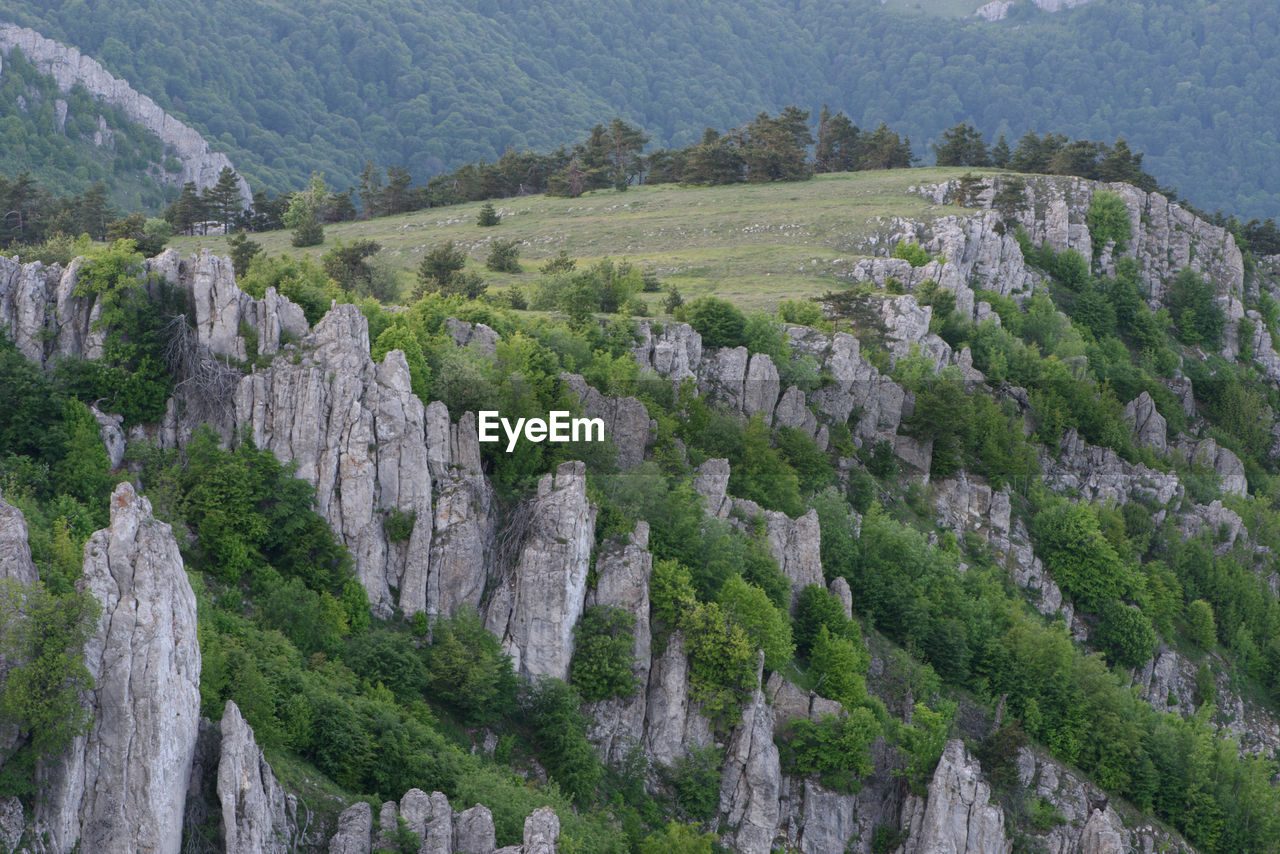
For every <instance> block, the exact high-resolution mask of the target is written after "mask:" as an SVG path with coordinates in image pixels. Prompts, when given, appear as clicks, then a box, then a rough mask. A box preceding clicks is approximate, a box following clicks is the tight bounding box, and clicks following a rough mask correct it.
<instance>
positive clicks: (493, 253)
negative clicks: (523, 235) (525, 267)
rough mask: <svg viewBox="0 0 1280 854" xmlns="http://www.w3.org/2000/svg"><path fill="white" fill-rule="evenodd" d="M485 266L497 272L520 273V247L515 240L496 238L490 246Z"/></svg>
mask: <svg viewBox="0 0 1280 854" xmlns="http://www.w3.org/2000/svg"><path fill="white" fill-rule="evenodd" d="M484 266H485V267H486V268H487V269H489V270H492V271H493V272H495V273H519V272H520V249H519V246H518V245H517V244H516V242H515V241H514V240H495V241H493V243H492V244H490V246H489V257H487V258H486V259H485V262H484Z"/></svg>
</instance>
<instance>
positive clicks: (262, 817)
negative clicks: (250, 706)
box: [218, 700, 297, 854]
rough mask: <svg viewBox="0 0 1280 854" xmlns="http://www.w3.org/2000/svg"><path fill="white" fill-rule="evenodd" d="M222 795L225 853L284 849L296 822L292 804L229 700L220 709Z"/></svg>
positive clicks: (271, 853) (270, 853) (269, 853)
mask: <svg viewBox="0 0 1280 854" xmlns="http://www.w3.org/2000/svg"><path fill="white" fill-rule="evenodd" d="M218 800H219V801H220V802H221V803H222V834H223V839H224V840H225V842H226V851H227V854H285V852H287V851H290V850H291V845H290V844H291V842H292V841H293V837H294V834H295V833H296V830H297V828H296V825H295V822H294V821H293V819H292V818H291V813H292V812H294V810H290V806H291V804H290V803H289V800H290V799H289V798H288V797H286V796H285V793H284V790H283V789H281V788H280V784H279V783H277V782H276V777H275V774H274V773H272V771H271V766H270V765H268V764H267V760H266V759H265V758H263V755H262V750H261V749H260V748H259V747H258V744H257V742H256V741H255V740H254V737H253V729H252V728H251V727H250V726H249V724H248V723H246V722H245V719H244V717H243V716H242V715H241V714H240V709H239V708H237V706H236V704H235V703H233V702H232V701H230V700H228V701H227V706H226V710H225V711H224V712H223V713H222V751H221V758H220V759H219V761H218Z"/></svg>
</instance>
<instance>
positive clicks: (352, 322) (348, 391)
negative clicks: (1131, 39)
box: [234, 305, 432, 614]
mask: <svg viewBox="0 0 1280 854" xmlns="http://www.w3.org/2000/svg"><path fill="white" fill-rule="evenodd" d="M424 416H425V413H424V409H423V406H422V402H421V401H420V400H418V398H417V397H416V396H415V395H414V394H413V392H412V391H411V390H410V386H409V366H408V364H407V363H406V362H405V360H404V354H403V353H401V352H400V351H398V350H393V351H391V352H390V353H388V354H387V356H386V358H385V359H384V360H383V362H382V364H380V365H378V364H374V362H373V361H372V360H371V359H370V358H369V333H368V324H367V322H366V320H365V318H364V315H362V314H361V313H360V310H359V309H358V308H357V307H356V306H354V305H340V306H335V307H334V308H333V309H332V310H330V312H329V313H328V314H326V315H325V316H324V318H323V319H321V321H320V322H319V323H317V324H316V327H315V329H313V330H312V331H311V333H310V334H308V335H307V336H306V337H305V338H304V339H303V340H302V346H301V352H300V354H299V358H298V359H297V363H296V364H295V363H294V361H293V360H289V359H276V360H275V361H274V362H273V363H272V364H271V366H270V367H269V368H267V369H266V370H262V371H255V372H254V373H252V374H250V375H249V376H246V377H244V378H243V379H242V380H241V381H240V383H239V386H238V387H237V388H236V393H235V420H234V423H235V424H239V425H247V426H248V428H249V435H250V436H251V437H252V438H253V440H254V442H255V443H256V444H257V445H258V446H259V447H261V448H267V449H269V450H271V451H272V452H273V453H274V454H275V455H276V457H278V458H279V459H280V460H282V461H288V460H296V461H297V465H298V470H297V471H298V475H297V476H298V477H300V478H303V479H304V480H307V481H309V482H310V483H312V484H314V485H315V488H316V509H317V511H318V512H319V513H320V514H321V515H322V516H324V517H325V519H327V520H328V522H329V525H330V527H331V528H333V530H334V531H335V532H336V533H337V534H339V536H341V538H342V540H343V542H344V543H345V544H346V545H347V547H348V548H349V549H350V550H351V553H352V556H353V558H354V559H355V569H356V576H357V577H358V578H359V580H360V582H361V583H362V584H363V585H364V588H365V590H366V591H367V592H368V595H369V602H370V604H372V605H373V607H374V608H375V610H376V611H377V612H378V613H381V614H388V613H390V608H391V605H392V604H393V602H392V595H391V588H392V587H393V586H394V587H396V588H398V590H399V599H398V603H399V605H400V607H401V608H403V609H404V611H405V612H406V613H414V612H417V611H421V610H423V609H424V608H425V607H426V586H427V575H428V564H429V559H430V548H431V533H432V504H431V485H432V483H431V472H430V467H429V464H428V452H427V445H426V441H425V435H426V434H425V425H424ZM388 511H396V512H397V513H400V514H407V515H409V516H411V518H412V519H413V520H414V522H413V526H412V531H411V532H410V534H409V537H408V540H407V541H406V542H392V540H391V538H390V536H389V535H388V533H387V531H386V528H385V525H384V522H385V519H386V514H387V512H388Z"/></svg>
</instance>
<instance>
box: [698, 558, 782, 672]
mask: <svg viewBox="0 0 1280 854" xmlns="http://www.w3.org/2000/svg"><path fill="white" fill-rule="evenodd" d="M717 598H718V600H719V602H720V606H721V607H722V608H723V609H724V612H725V615H726V616H727V617H728V618H729V619H730V620H731V621H732V622H734V623H736V624H738V625H739V626H741V627H742V629H743V630H744V631H745V632H746V633H747V637H749V638H750V639H751V642H752V643H753V644H754V645H755V646H756V647H758V648H760V649H763V650H764V666H765V667H766V668H768V669H769V670H781V669H782V668H783V667H785V666H786V665H787V664H789V663H790V662H791V657H792V656H793V655H795V651H796V650H795V646H794V645H793V644H792V643H791V624H790V621H789V620H788V619H787V616H786V613H785V612H784V611H780V610H779V609H778V608H777V607H775V606H774V604H773V602H771V601H770V600H769V596H768V594H766V593H765V592H764V591H763V590H761V589H760V588H759V587H757V586H755V585H754V584H748V583H747V582H745V581H743V580H742V576H740V575H734V576H731V577H730V578H729V580H728V581H726V582H725V583H724V586H723V587H721V588H720V595H719V597H717Z"/></svg>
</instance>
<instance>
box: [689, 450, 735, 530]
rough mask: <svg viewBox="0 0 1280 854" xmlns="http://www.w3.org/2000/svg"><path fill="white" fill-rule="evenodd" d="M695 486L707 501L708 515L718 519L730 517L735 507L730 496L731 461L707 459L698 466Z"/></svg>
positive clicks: (695, 489)
mask: <svg viewBox="0 0 1280 854" xmlns="http://www.w3.org/2000/svg"><path fill="white" fill-rule="evenodd" d="M693 488H694V491H696V492H697V493H698V494H699V495H701V496H702V497H703V498H705V499H706V501H707V508H706V509H707V515H708V516H712V517H714V518H716V519H728V518H729V512H730V511H731V510H732V509H733V499H731V498H729V495H728V492H729V461H728V460H722V459H715V460H707V461H706V462H705V463H703V464H702V465H700V466H698V471H697V475H696V477H695V478H694V481H693Z"/></svg>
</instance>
